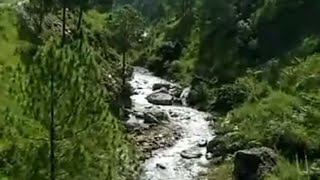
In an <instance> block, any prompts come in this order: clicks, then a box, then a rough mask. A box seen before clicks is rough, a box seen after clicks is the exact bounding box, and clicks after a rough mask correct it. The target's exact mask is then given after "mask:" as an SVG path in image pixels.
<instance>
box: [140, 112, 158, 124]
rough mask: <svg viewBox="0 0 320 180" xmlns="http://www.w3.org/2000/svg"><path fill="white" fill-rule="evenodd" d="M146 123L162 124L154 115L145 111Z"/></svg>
mask: <svg viewBox="0 0 320 180" xmlns="http://www.w3.org/2000/svg"><path fill="white" fill-rule="evenodd" d="M143 119H144V123H148V124H154V123H155V124H160V121H159V120H158V119H157V118H156V117H155V116H154V115H153V114H150V113H144V117H143Z"/></svg>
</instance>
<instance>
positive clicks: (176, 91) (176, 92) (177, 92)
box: [169, 85, 183, 99]
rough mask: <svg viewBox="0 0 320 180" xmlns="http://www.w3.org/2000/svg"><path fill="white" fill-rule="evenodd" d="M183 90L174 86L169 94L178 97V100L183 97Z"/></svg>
mask: <svg viewBox="0 0 320 180" xmlns="http://www.w3.org/2000/svg"><path fill="white" fill-rule="evenodd" d="M182 91H183V90H182V88H181V87H180V86H178V85H173V86H171V87H170V89H169V94H170V95H172V96H174V97H176V98H179V99H180V96H181V93H182Z"/></svg>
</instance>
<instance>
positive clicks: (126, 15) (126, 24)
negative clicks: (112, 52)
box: [107, 5, 144, 53]
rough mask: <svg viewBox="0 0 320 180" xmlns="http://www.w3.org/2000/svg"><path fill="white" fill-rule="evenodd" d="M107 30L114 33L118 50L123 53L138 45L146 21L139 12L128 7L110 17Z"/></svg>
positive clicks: (120, 9)
mask: <svg viewBox="0 0 320 180" xmlns="http://www.w3.org/2000/svg"><path fill="white" fill-rule="evenodd" d="M107 28H108V29H110V31H111V32H112V37H113V38H114V41H113V42H115V46H116V49H117V50H118V51H119V52H120V53H123V52H127V51H128V50H129V49H130V48H132V47H134V46H135V45H136V44H137V43H138V40H139V38H141V37H140V36H141V32H143V30H144V29H143V28H144V20H143V18H142V16H141V14H140V13H139V12H138V11H137V10H135V9H134V8H133V7H132V6H129V5H126V6H124V7H121V8H119V9H116V10H115V11H114V12H113V13H112V14H111V15H110V17H109V18H108V19H107Z"/></svg>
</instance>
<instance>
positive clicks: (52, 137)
mask: <svg viewBox="0 0 320 180" xmlns="http://www.w3.org/2000/svg"><path fill="white" fill-rule="evenodd" d="M53 73H54V72H51V84H50V91H51V92H50V94H51V107H50V180H55V179H56V157H55V149H56V147H55V145H56V144H55V117H54V86H53V81H54V78H53Z"/></svg>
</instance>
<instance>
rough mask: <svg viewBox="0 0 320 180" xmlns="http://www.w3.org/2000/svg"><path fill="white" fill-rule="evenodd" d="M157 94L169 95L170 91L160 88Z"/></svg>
mask: <svg viewBox="0 0 320 180" xmlns="http://www.w3.org/2000/svg"><path fill="white" fill-rule="evenodd" d="M155 93H165V94H169V92H168V90H167V89H166V88H160V89H158V90H156V91H155Z"/></svg>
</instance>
